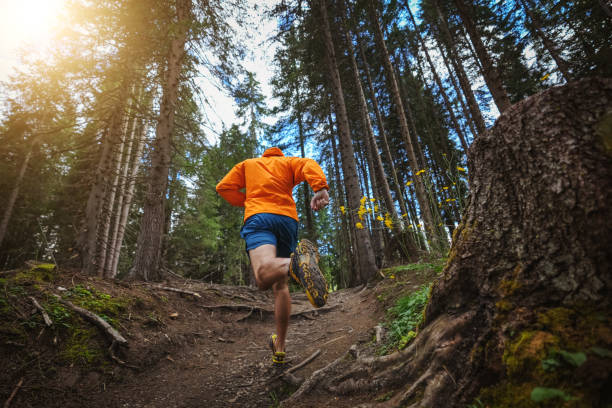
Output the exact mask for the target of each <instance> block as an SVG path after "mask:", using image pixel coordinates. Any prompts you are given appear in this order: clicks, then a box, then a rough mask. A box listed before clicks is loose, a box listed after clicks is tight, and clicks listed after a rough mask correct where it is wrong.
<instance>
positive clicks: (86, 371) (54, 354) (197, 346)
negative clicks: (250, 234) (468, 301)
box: [0, 269, 433, 408]
mask: <svg viewBox="0 0 612 408" xmlns="http://www.w3.org/2000/svg"><path fill="white" fill-rule="evenodd" d="M432 276H433V275H431V271H429V272H427V271H425V270H424V271H423V272H422V273H421V272H418V271H416V272H415V271H412V270H409V269H406V270H405V271H404V272H401V273H399V272H394V273H391V272H389V273H388V277H387V278H385V279H382V280H379V281H378V283H376V284H373V286H374V287H373V288H368V289H366V290H361V289H360V288H356V289H345V290H340V291H337V292H334V293H332V294H330V297H329V299H328V304H327V305H326V306H325V307H323V308H322V309H314V308H313V307H312V306H311V305H310V303H309V302H308V301H307V299H306V297H305V295H304V294H303V293H301V292H299V293H292V317H291V322H290V326H289V333H288V339H287V355H288V358H289V359H290V361H291V364H290V365H288V366H289V367H287V368H291V367H294V366H295V365H297V364H299V363H300V362H302V361H303V360H305V359H306V358H308V357H309V356H311V355H312V354H313V353H314V352H315V351H317V350H320V354H319V355H318V357H316V358H315V359H314V360H313V361H312V362H311V363H309V364H308V365H306V366H304V367H303V368H300V369H299V370H296V371H295V372H293V373H292V374H293V375H294V376H295V377H298V379H307V378H308V377H309V376H310V375H311V374H312V373H313V372H314V371H315V370H317V369H320V368H322V367H324V366H327V365H328V364H330V363H331V362H333V361H334V360H336V359H337V358H338V357H340V356H342V355H344V354H345V353H346V352H347V351H348V350H349V348H350V347H351V346H352V345H354V344H356V345H357V346H358V347H359V350H360V353H363V352H365V353H366V354H371V353H372V352H374V351H375V349H376V348H377V347H378V346H377V345H375V344H373V342H372V339H373V337H374V334H375V330H374V328H375V326H376V325H377V324H378V323H379V322H380V321H382V320H383V319H384V315H385V312H386V309H387V308H388V307H389V306H391V305H393V304H394V302H395V299H396V298H397V296H399V295H401V294H406V293H409V292H411V291H413V290H415V289H417V288H418V287H419V285H420V284H422V283H423V282H426V281H430V280H431V279H432ZM163 285H165V286H168V287H173V288H178V289H181V290H188V291H193V292H197V293H198V294H199V295H200V297H195V296H192V295H189V294H184V293H183V294H181V293H177V292H172V291H168V290H166V289H164V288H160V287H159V285H158V284H144V283H125V282H121V281H106V280H101V279H97V278H91V277H87V276H83V275H82V274H80V273H79V272H77V271H74V272H68V271H62V272H61V273H55V272H54V273H50V272H46V273H45V274H43V275H40V270H38V272H37V270H36V269H33V270H32V271H29V272H28V271H27V270H26V271H24V272H18V273H15V272H14V271H13V272H5V273H3V274H2V275H0V288H2V291H1V292H2V293H0V306H1V307H0V317H1V319H0V365H1V366H2V367H3V370H2V371H0V401H7V400H8V399H9V398H10V395H11V394H12V392H14V391H15V389H16V384H18V383H19V382H20V380H23V381H22V385H20V387H17V388H18V392H16V394H15V396H14V398H13V399H12V400H11V404H10V407H11V408H15V407H43V406H44V407H50V408H51V407H84V406H85V407H117V408H118V407H134V408H137V407H151V408H154V407H160V408H161V407H206V408H214V407H275V406H277V405H278V403H279V402H280V401H282V400H283V399H285V398H287V397H289V396H290V394H291V393H292V392H294V391H295V390H296V389H297V387H296V386H295V385H291V384H289V383H288V382H286V381H282V380H281V379H279V378H278V377H279V374H281V373H282V372H283V370H279V369H276V368H274V367H273V366H272V363H271V355H270V354H271V353H270V351H269V349H268V346H267V342H268V338H269V335H270V334H271V333H273V332H274V330H275V329H274V317H273V296H272V293H271V291H266V292H261V291H258V290H256V289H252V288H248V287H244V286H223V285H210V284H205V283H202V282H199V281H186V280H184V279H174V280H170V281H167V282H164V283H163ZM56 294H61V295H62V296H64V297H65V298H66V299H70V300H72V301H74V302H77V301H81V302H85V303H81V304H82V305H83V304H84V305H85V306H84V307H94V308H98V310H99V312H98V313H100V314H101V315H108V316H110V317H112V318H113V319H114V320H113V321H114V325H115V327H116V328H117V329H118V330H119V332H121V334H122V335H123V336H124V337H125V338H126V339H127V340H128V342H129V347H127V348H123V347H121V348H120V349H118V350H117V357H118V358H120V359H121V360H123V361H125V363H126V364H125V365H121V364H118V363H117V362H116V361H113V360H112V359H111V358H110V357H111V355H110V353H109V352H108V350H107V349H108V347H109V341H108V339H107V338H105V336H104V335H103V334H102V332H101V331H100V330H98V329H97V328H96V327H94V326H92V325H91V323H89V322H87V321H85V320H83V319H80V318H79V317H77V316H76V315H72V317H70V316H68V315H64V314H63V312H61V310H62V309H61V308H60V309H58V306H57V303H53V300H54V299H55V297H54V295H56ZM30 296H32V297H34V298H37V299H38V300H39V302H40V303H41V304H43V306H44V307H45V308H47V310H48V311H49V312H50V313H51V314H52V317H54V318H55V319H56V321H55V322H54V324H53V326H52V327H45V325H44V323H43V320H42V318H41V317H40V314H39V313H37V310H36V309H33V307H32V303H31V300H30V299H31V298H30ZM120 301H123V302H125V305H127V306H125V307H122V308H120V309H118V310H119V311H117V310H115V309H113V304H114V303H113V302H120ZM52 312H53V313H52ZM58 318H61V319H63V320H60V321H58V320H57V319H58ZM362 355H363V354H362ZM96 356H97V357H96ZM128 365H129V366H131V367H128ZM287 368H285V369H287ZM377 397H378V396H375V395H371V396H369V395H366V396H362V397H361V398H362V399H363V398H367V400H368V401H372V400H373V399H375V398H377ZM303 401H304V402H302V403H301V405H300V406H302V407H314V406H317V407H326V406H334V407H354V406H356V405H358V404H359V403H360V402H364V401H363V400H360V399H358V397H350V396H343V397H335V396H330V395H309V396H307V397H306V398H305V399H303Z"/></svg>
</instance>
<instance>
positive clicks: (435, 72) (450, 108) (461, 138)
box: [404, 1, 468, 155]
mask: <svg viewBox="0 0 612 408" xmlns="http://www.w3.org/2000/svg"><path fill="white" fill-rule="evenodd" d="M404 6H405V7H406V10H408V16H409V17H410V21H411V22H412V25H413V26H414V31H415V32H416V35H417V39H418V41H419V44H420V45H421V48H422V49H423V52H424V53H425V58H426V59H427V63H428V64H429V69H430V71H431V73H432V75H433V77H434V81H435V82H436V85H437V86H438V89H439V90H440V94H441V95H442V99H443V100H444V106H446V111H447V112H448V114H449V116H450V120H451V123H452V124H453V127H454V128H455V132H457V136H458V137H459V141H460V142H461V147H462V148H463V151H464V153H465V154H466V155H467V152H468V144H467V141H466V140H465V136H464V135H463V131H462V130H461V126H459V121H458V120H457V117H456V116H455V112H454V111H453V105H452V104H451V102H450V99H449V97H448V95H447V94H446V90H445V89H444V86H443V85H442V80H441V79H440V76H439V75H438V70H437V69H436V66H435V65H434V63H433V62H432V60H431V57H430V56H429V50H428V49H427V45H425V41H423V37H422V36H421V31H420V30H419V26H418V25H417V23H416V21H415V20H414V16H413V15H412V10H410V5H409V4H408V2H407V1H405V2H404Z"/></svg>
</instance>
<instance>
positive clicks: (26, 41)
mask: <svg viewBox="0 0 612 408" xmlns="http://www.w3.org/2000/svg"><path fill="white" fill-rule="evenodd" d="M65 3H66V1H65V0H0V81H6V80H8V79H9V75H10V74H11V73H12V72H14V69H15V68H18V67H19V65H20V58H19V55H20V49H22V48H25V49H27V50H29V51H32V50H34V51H36V52H40V53H42V52H44V50H45V48H46V47H48V46H49V45H50V44H51V41H50V39H51V37H52V35H53V28H54V26H56V25H58V24H61V20H60V17H59V16H60V14H61V11H62V9H63V7H64V6H65ZM247 3H248V4H249V6H250V7H249V8H250V9H251V10H255V7H254V6H255V5H257V10H258V11H251V12H250V14H249V16H248V21H247V22H246V24H245V25H244V26H245V27H248V29H249V32H250V33H252V35H250V36H246V37H245V38H246V39H245V41H246V44H247V46H248V49H250V50H251V51H252V53H251V55H250V56H249V57H248V58H247V59H246V60H245V61H244V66H245V68H246V69H248V70H249V71H251V72H253V73H255V76H256V78H257V80H258V81H259V82H260V83H261V90H262V93H263V94H264V95H271V94H272V90H271V88H270V86H269V81H270V79H271V77H272V70H271V64H272V59H273V58H274V52H275V48H274V46H273V45H271V44H270V42H269V41H266V40H267V39H268V38H269V37H270V36H271V35H273V33H274V30H275V27H276V25H275V21H274V20H272V19H265V18H264V17H263V11H264V10H265V7H266V5H267V4H273V3H274V1H273V0H263V1H262V0H259V1H256V0H247ZM199 85H200V87H201V88H202V91H203V92H204V94H205V95H206V97H207V99H208V100H210V101H212V102H213V103H212V104H211V105H212V106H203V107H202V109H204V110H205V113H206V116H207V117H208V119H209V121H210V123H209V124H206V125H205V126H204V127H205V129H206V132H207V136H208V139H209V141H210V142H213V143H214V141H215V140H216V139H217V135H218V134H219V133H220V132H221V131H222V130H223V128H224V127H226V128H229V127H230V126H231V124H232V123H234V122H236V121H237V119H236V116H235V113H234V102H233V99H232V98H231V97H229V96H228V95H227V94H226V93H225V92H224V91H222V90H220V89H218V87H217V86H216V85H215V84H214V83H213V82H211V81H209V80H206V79H205V78H204V75H203V77H202V78H201V79H200V81H199Z"/></svg>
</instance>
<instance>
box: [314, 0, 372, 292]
mask: <svg viewBox="0 0 612 408" xmlns="http://www.w3.org/2000/svg"><path fill="white" fill-rule="evenodd" d="M312 4H313V6H315V7H316V8H318V9H319V11H320V13H321V19H322V23H321V28H322V31H323V33H322V34H323V41H324V43H325V60H326V64H327V70H328V74H329V79H330V82H331V83H330V86H331V90H332V97H333V100H334V108H335V113H336V121H337V122H336V123H337V125H338V135H339V138H340V154H341V155H342V168H343V172H344V180H345V185H346V193H347V194H346V195H347V199H348V212H349V214H350V219H351V228H355V225H356V224H357V222H359V219H358V217H357V215H356V210H357V208H359V205H360V203H359V200H360V199H361V195H362V194H361V190H360V188H359V181H358V178H357V166H356V164H355V151H354V150H353V144H352V141H351V133H350V127H349V122H348V115H347V112H346V105H345V104H344V94H343V92H342V83H341V82H340V73H339V72H338V65H337V63H336V52H335V50H334V41H333V40H332V35H331V30H330V28H329V20H328V18H327V4H326V0H313V2H312ZM317 6H318V7H317ZM315 7H313V8H315ZM355 238H356V239H355V246H356V252H355V253H356V256H357V257H358V264H357V271H358V277H359V278H358V279H357V281H356V283H365V282H367V281H368V280H369V279H370V277H372V276H373V275H374V274H375V273H376V270H377V269H376V260H375V257H374V251H373V249H372V242H371V240H370V233H369V232H368V231H367V230H366V229H365V228H362V229H356V230H355Z"/></svg>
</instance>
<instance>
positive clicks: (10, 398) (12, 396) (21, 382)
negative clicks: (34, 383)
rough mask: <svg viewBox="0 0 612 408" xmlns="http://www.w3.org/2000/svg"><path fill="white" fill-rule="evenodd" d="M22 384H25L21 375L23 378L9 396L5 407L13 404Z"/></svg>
mask: <svg viewBox="0 0 612 408" xmlns="http://www.w3.org/2000/svg"><path fill="white" fill-rule="evenodd" d="M22 385H23V377H21V379H20V380H19V382H18V383H17V385H16V386H15V388H14V389H13V392H11V395H10V396H9V397H8V399H7V400H6V402H5V403H4V408H8V407H9V405H11V401H12V400H13V398H15V395H17V392H18V391H19V389H20V388H21V386H22Z"/></svg>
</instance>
